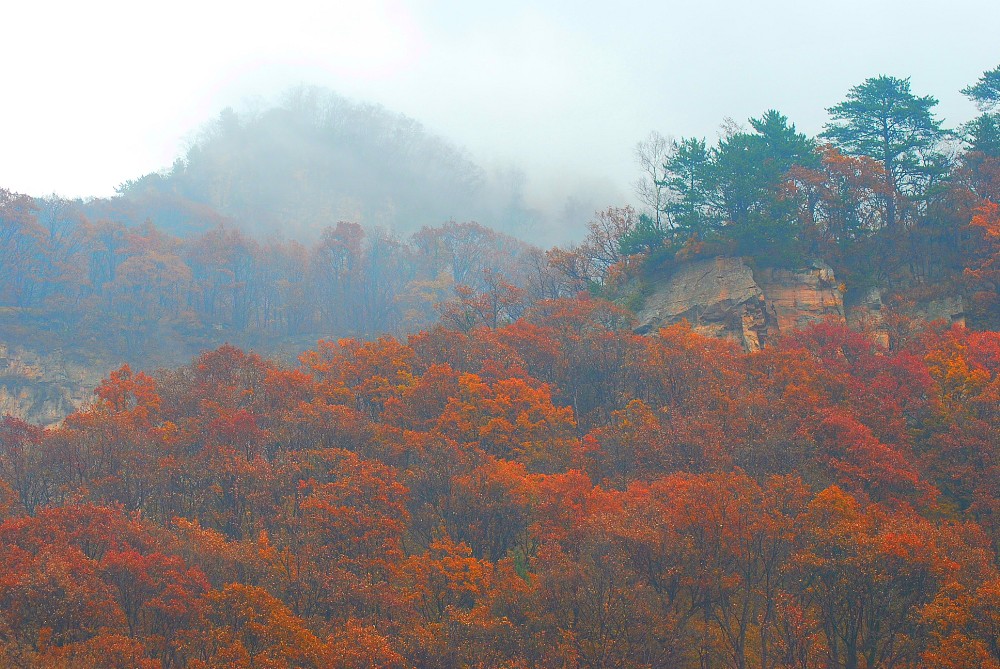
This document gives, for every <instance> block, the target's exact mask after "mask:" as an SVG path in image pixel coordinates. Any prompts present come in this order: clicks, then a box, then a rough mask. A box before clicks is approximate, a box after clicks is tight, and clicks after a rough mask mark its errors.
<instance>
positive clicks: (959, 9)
mask: <svg viewBox="0 0 1000 669" xmlns="http://www.w3.org/2000/svg"><path fill="white" fill-rule="evenodd" d="M3 21H4V30H3V37H2V39H0V59H2V60H0V62H3V63H4V74H3V90H4V95H3V104H0V146H2V157H0V187H5V188H9V189H11V190H15V191H19V192H25V193H29V194H32V195H42V194H47V193H52V192H56V193H58V194H60V195H64V196H70V197H78V196H90V195H99V196H103V195H110V194H111V193H112V192H113V189H114V187H115V186H116V185H117V184H119V183H121V182H122V181H125V180H126V179H130V178H134V177H137V176H140V175H142V174H144V173H147V172H151V171H155V170H159V169H162V168H164V167H167V166H169V165H170V164H171V163H172V162H173V160H174V158H175V157H177V156H178V155H180V154H181V153H182V152H183V150H184V147H185V145H186V142H187V141H188V140H189V139H190V138H191V137H192V132H193V131H194V130H195V129H196V128H198V127H199V126H200V125H202V124H203V123H204V122H205V121H206V120H208V119H209V118H211V117H213V116H215V115H216V114H217V113H218V112H219V110H221V109H222V108H224V107H226V106H229V105H232V106H236V107H238V108H239V107H246V105H247V101H248V100H252V99H255V98H257V99H263V100H266V99H269V98H274V97H275V96H276V95H277V94H278V93H279V92H280V91H282V90H284V89H286V88H289V87H291V86H297V85H300V84H315V85H320V86H325V87H329V88H331V89H333V90H335V91H337V92H339V93H341V94H343V95H346V96H349V97H351V98H354V99H358V100H367V101H373V102H377V103H381V104H383V105H385V106H386V107H387V108H389V109H391V110H393V111H398V112H401V113H404V114H406V115H408V116H411V117H413V118H416V119H417V120H419V121H421V122H423V123H424V124H425V125H426V126H427V127H428V128H429V129H430V130H431V131H432V132H435V133H437V134H440V135H442V136H444V137H447V138H449V139H451V140H453V141H455V142H457V143H459V144H461V145H464V146H465V147H467V148H468V149H469V150H470V151H471V152H472V154H473V157H474V158H475V159H476V160H477V161H478V162H480V163H481V164H483V165H484V166H486V167H490V166H491V165H493V164H509V163H516V164H518V165H520V166H521V167H522V168H523V169H524V170H525V172H526V173H527V176H528V180H529V195H530V197H531V198H532V199H533V201H534V202H535V203H538V205H539V206H542V205H541V204H540V203H542V202H544V201H550V202H559V201H565V199H566V198H567V197H573V196H574V193H585V194H587V195H588V196H592V195H594V194H595V193H597V194H601V197H606V198H607V199H608V202H607V203H606V204H608V205H611V204H620V203H624V202H625V201H626V200H628V199H629V198H631V186H630V184H631V182H633V181H634V180H635V178H636V177H637V174H636V170H635V166H634V159H633V155H632V151H633V147H634V145H635V143H636V142H637V141H639V140H640V139H642V138H643V137H645V136H646V135H647V134H648V132H649V131H650V130H653V129H657V130H659V131H661V132H663V133H664V134H672V135H676V136H682V135H698V136H707V137H708V138H709V139H710V140H712V141H714V139H715V137H716V132H717V129H718V127H719V124H720V122H721V121H722V119H723V118H724V117H727V116H730V117H733V118H735V119H737V120H740V121H742V120H745V119H746V118H747V117H748V116H755V115H759V114H760V113H762V112H763V111H765V110H766V109H768V108H771V107H774V108H776V109H778V110H779V111H781V112H783V113H784V114H786V115H787V116H789V118H790V119H791V120H792V121H793V122H794V123H796V124H797V125H798V127H799V129H800V130H803V131H805V132H807V133H810V134H813V133H816V132H818V131H819V130H820V129H821V128H822V125H823V123H824V122H825V121H826V113H825V111H824V109H825V108H826V107H829V106H831V105H833V104H835V103H837V102H839V101H840V100H841V99H842V98H843V96H844V94H845V93H846V92H847V90H848V89H849V88H850V87H851V86H853V85H855V84H857V83H860V82H861V81H862V80H863V79H865V78H866V77H869V76H874V75H878V74H891V75H894V76H901V77H905V76H911V77H912V86H913V90H914V92H915V93H916V94H918V95H926V94H933V95H935V96H936V97H938V98H939V99H940V100H941V104H940V106H939V107H938V112H939V116H941V117H943V118H944V119H945V123H946V125H947V126H950V127H953V126H955V125H957V124H958V123H961V122H964V121H967V120H968V119H970V118H971V117H972V116H973V115H974V114H975V109H974V108H973V107H972V105H971V104H970V103H968V102H967V101H966V100H965V98H964V97H962V96H961V95H960V94H959V93H958V90H959V89H960V88H962V87H964V86H967V85H969V84H971V83H973V82H974V81H975V80H976V79H977V78H978V77H979V76H980V75H981V74H982V72H983V71H984V70H987V69H991V68H993V67H995V66H997V65H998V64H1000V41H998V26H1000V3H998V2H997V1H996V0H953V1H952V2H948V3H945V2H943V1H940V2H927V1H926V0H908V1H902V0H899V1H896V0H894V1H891V2H880V1H879V0H864V1H857V0H846V1H845V0H838V1H827V2H822V3H819V2H808V0H796V1H794V2H793V1H790V0H787V1H779V0H765V1H760V0H758V1H747V0H715V1H713V0H702V1H700V2H696V1H693V0H685V1H684V2H679V1H665V2H629V1H628V0H619V2H616V3H614V5H613V8H612V4H611V3H596V2H595V3H586V2H579V1H575V2H544V1H536V2H521V1H520V0H504V1H503V2H495V3H482V2H468V1H467V2H434V1H432V0H366V1H363V2H362V1H359V0H356V1H354V2H341V1H339V0H326V1H323V2H318V1H303V0H283V1H282V2H275V1H274V0H272V1H271V2H257V1H254V0H243V1H241V2H228V1H227V2H214V1H211V0H175V1H173V2H169V3H139V2H135V1H134V0H128V1H124V0H91V1H90V2H85V3H84V2H76V1H73V2H68V1H67V2H52V1H48V0H32V1H31V2H27V1H21V2H12V3H9V4H8V6H6V7H5V9H4V19H3Z"/></svg>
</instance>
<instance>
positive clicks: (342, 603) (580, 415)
mask: <svg viewBox="0 0 1000 669" xmlns="http://www.w3.org/2000/svg"><path fill="white" fill-rule="evenodd" d="M965 92H966V93H967V94H968V95H969V96H970V98H971V99H972V101H973V102H975V103H976V104H977V105H978V106H979V108H980V109H981V112H982V113H981V115H980V116H979V117H978V118H977V119H976V120H974V121H973V122H971V123H970V124H968V125H967V126H965V127H963V128H957V129H952V130H946V129H944V128H942V126H941V123H940V122H939V121H938V120H937V119H936V117H935V116H934V112H933V109H934V106H935V103H936V101H935V100H934V99H933V98H931V97H929V96H925V97H921V96H918V95H915V94H914V93H912V92H911V90H910V82H909V80H906V79H897V78H893V77H886V76H881V77H875V78H872V79H869V80H866V81H865V82H863V83H861V84H859V85H858V86H856V87H855V88H853V89H852V90H851V91H849V92H848V94H847V97H846V99H845V101H844V102H842V103H840V104H837V105H835V106H833V107H831V108H830V110H829V111H830V119H831V120H830V123H829V124H828V126H827V128H826V130H825V131H824V132H823V134H822V135H821V136H819V137H817V138H810V137H807V136H806V135H804V134H802V133H800V132H798V131H797V130H796V128H795V126H794V125H793V124H792V123H790V122H789V120H788V119H787V118H785V117H784V116H783V115H781V114H780V113H778V112H777V111H768V112H766V113H764V114H763V115H762V116H760V117H759V118H754V119H750V120H749V122H748V125H747V127H745V128H744V127H741V126H737V125H735V124H729V125H727V127H726V129H725V130H724V132H723V133H722V136H721V137H720V139H719V140H718V142H717V143H715V144H714V145H710V144H709V143H708V142H707V141H706V140H702V139H697V138H682V139H679V140H667V139H664V138H662V137H660V136H659V135H656V134H654V135H651V136H650V138H649V139H648V140H647V141H645V142H643V143H642V144H640V145H639V147H638V150H637V156H638V158H639V161H640V164H641V166H642V167H643V169H644V170H645V172H646V177H645V178H644V180H643V181H642V182H640V184H639V195H640V197H641V200H642V204H641V206H640V207H638V208H634V207H631V206H621V207H610V208H607V209H605V210H602V211H599V212H597V213H596V214H595V215H594V217H593V218H592V220H591V221H590V223H589V224H588V225H587V226H586V227H585V228H584V226H581V235H580V237H581V241H579V242H578V243H576V244H572V245H567V246H564V247H555V248H551V249H549V250H547V251H543V250H542V249H540V248H538V247H537V246H534V245H532V244H531V243H530V240H529V241H522V240H520V239H518V238H517V237H515V236H511V235H508V234H506V233H503V232H498V231H496V230H494V229H491V228H489V227H486V226H484V225H481V224H479V223H472V222H455V221H450V222H441V223H435V224H430V225H424V226H422V227H416V229H410V228H407V227H406V226H397V227H395V228H390V227H378V226H371V225H360V224H358V223H356V222H345V221H339V222H338V221H336V220H329V219H328V218H327V215H328V214H329V212H326V213H324V212H323V211H321V210H320V209H309V208H308V207H306V208H304V209H301V210H297V212H298V213H296V214H295V216H296V218H295V219H294V220H295V222H296V224H298V223H302V222H304V221H307V220H308V221H313V222H315V221H319V222H321V223H323V225H324V227H322V229H320V230H318V231H317V232H315V234H314V235H313V236H312V238H302V239H294V238H293V239H288V238H278V237H273V236H272V237H268V236H266V235H262V234H260V232H259V228H258V227H256V226H257V225H258V223H259V222H260V221H264V220H274V219H272V218H270V217H280V216H283V215H285V213H287V211H286V210H283V209H267V210H261V211H258V212H256V213H254V214H253V217H254V219H253V221H250V222H249V223H246V222H245V221H243V220H242V219H241V216H242V215H243V214H242V213H241V210H240V209H239V207H249V209H248V210H247V211H250V210H252V209H253V208H254V207H257V206H261V207H263V206H264V204H263V200H261V201H256V200H252V197H255V196H254V190H253V188H252V187H249V189H248V186H247V183H246V182H242V181H239V179H244V178H248V177H245V176H240V177H239V179H237V180H236V181H232V182H228V183H229V186H227V187H226V188H227V189H223V190H221V191H220V190H218V188H219V186H218V183H216V182H214V181H212V179H214V178H215V176H219V175H229V176H230V177H233V178H234V179H236V175H249V174H252V173H253V170H254V165H255V164H257V163H255V161H254V159H251V158H250V157H247V158H246V163H245V164H239V165H236V164H227V166H226V167H225V169H221V168H218V164H219V161H220V160H221V158H220V157H221V156H237V155H240V154H239V151H237V150H235V149H234V147H241V146H244V145H243V144H241V143H240V141H239V138H240V137H243V136H244V135H243V134H242V130H241V128H243V127H244V126H243V125H241V124H237V125H236V126H234V128H235V129H232V131H231V132H230V133H229V134H227V135H226V137H228V138H229V139H228V140H227V141H232V142H235V144H226V143H222V144H219V143H218V142H219V141H221V140H220V139H219V137H221V135H210V137H209V139H210V140H211V141H210V142H209V143H208V144H206V145H205V146H206V147H208V146H211V147H213V148H212V149H211V151H207V152H206V153H204V154H198V153H197V152H196V153H194V154H189V155H188V156H187V157H186V158H185V159H184V160H183V161H181V162H179V163H178V164H177V165H175V167H174V168H172V169H171V170H170V172H169V173H164V174H161V175H153V176H149V177H143V178H142V179H139V180H137V181H136V182H134V183H131V184H128V185H126V187H125V188H124V189H123V192H122V194H121V195H120V196H119V197H117V198H113V199H111V200H94V201H89V202H73V201H66V200H61V199H59V198H33V197H28V196H24V195H18V194H15V193H11V192H8V191H0V222H2V227H0V319H2V320H0V324H2V325H0V347H2V350H0V363H3V364H5V365H6V367H2V366H0V391H2V392H0V401H3V402H5V404H4V405H3V406H14V407H17V406H20V405H18V404H17V402H18V401H20V400H19V398H23V397H26V396H27V395H23V394H24V393H29V394H30V392H31V386H32V384H33V383H34V384H36V385H37V384H39V383H42V382H43V381H44V382H46V383H49V382H51V383H52V384H54V385H58V383H59V382H66V381H68V380H69V379H68V377H69V376H72V375H73V374H76V372H75V371H74V372H72V374H70V373H69V372H67V371H66V370H63V371H61V372H60V373H61V374H62V375H63V377H64V378H62V379H60V378H58V377H59V374H55V375H54V377H53V376H52V375H51V374H49V375H48V376H47V373H48V372H47V370H46V369H45V367H46V365H47V364H49V363H50V362H53V361H56V359H57V358H60V359H68V358H70V357H73V358H74V365H77V366H78V367H79V368H80V369H93V368H99V367H100V366H102V365H103V366H106V367H107V369H114V370H115V371H113V372H112V373H110V374H106V375H105V374H103V373H102V374H101V375H102V376H106V378H104V380H103V381H101V382H99V383H95V384H91V385H96V391H95V394H94V396H93V398H92V400H91V401H82V399H83V398H78V399H81V404H82V407H81V408H79V409H78V410H75V411H73V412H72V413H71V414H70V415H69V416H68V417H66V418H65V419H64V420H62V421H61V422H59V423H58V424H57V425H53V426H51V427H48V428H46V427H42V426H41V425H38V424H33V423H32V422H30V421H25V420H23V419H22V418H19V417H14V416H6V417H3V418H2V419H0V667H19V668H21V667H23V668H33V669H34V668H38V669H42V668H46V669H48V668H52V669H55V668H60V669H63V668H66V669H68V668H76V667H79V668H81V669H82V668H83V667H88V668H89V667H99V668H107V669H126V668H127V669H133V668H134V667H143V668H145V669H157V668H159V669H167V668H171V669H172V668H180V667H189V668H191V669H196V668H203V669H207V668H209V667H213V668H220V669H221V668H222V667H244V668H247V669H251V668H257V667H273V668H280V667H289V668H290V667H315V668H316V669H319V668H321V667H345V668H351V669H354V668H357V669H361V668H362V667H383V668H396V667H399V668H403V667H420V668H428V669H430V668H442V669H445V668H447V669H459V668H462V667H479V668H482V669H485V668H487V667H495V668H498V669H499V668H506V669H520V668H527V667H552V668H553V669H555V668H560V669H566V668H572V669H583V668H586V667H590V668H597V667H600V668H605V667H607V668H612V667H615V668H628V669H641V668H652V667H664V668H666V667H698V668H704V667H732V668H734V669H747V668H758V669H779V668H780V669H791V668H798V669H812V668H815V669H820V668H830V667H839V668H843V669H862V668H864V669H875V668H876V667H878V668H881V667H885V668H889V667H895V668H913V669H916V668H917V667H955V668H956V669H957V668H960V667H961V668H964V667H981V668H992V669H1000V561H998V555H1000V554H998V550H1000V516H998V510H1000V469H998V467H1000V332H998V331H997V330H998V328H1000V297H998V285H1000V205H998V202H1000V67H998V68H997V69H994V70H991V71H989V72H986V73H985V74H984V75H983V77H982V78H981V79H980V80H979V81H978V82H976V83H975V84H973V85H972V86H970V87H969V88H968V89H966V91H965ZM351 108H352V109H355V108H353V107H351ZM369 111H370V110H369ZM278 116H280V114H278ZM275 118H276V116H275V115H269V114H264V115H262V116H260V117H257V120H254V121H253V122H252V123H264V122H266V121H267V119H272V120H273V119H275ZM386 118H388V117H386ZM327 120H328V119H327ZM396 120H398V119H396ZM387 122H388V121H387ZM394 122H395V121H394ZM241 123H242V122H241ZM325 123H326V121H324V122H323V123H320V124H318V125H315V126H310V127H311V128H312V130H310V131H309V132H313V131H314V130H315V129H316V128H320V127H326V126H325V125H324V124H325ZM279 125H280V124H279ZM386 127H394V126H393V125H392V123H389V125H388V126H386ZM307 134H308V133H307ZM275 141H277V140H275ZM359 141H361V140H359ZM364 141H369V140H368V139H365V140H364ZM431 144H432V145H435V146H436V144H434V143H433V142H432V143H431ZM240 150H242V149H240ZM348 153H349V152H348ZM209 155H210V156H214V157H213V158H212V159H211V160H209V159H208V158H205V156H209ZM243 155H244V156H250V155H251V154H250V153H247V154H243ZM268 155H270V154H268ZM310 155H313V156H314V157H315V155H316V154H310ZM344 155H346V154H344ZM449 155H451V154H449ZM199 161H200V162H199ZM223 162H224V161H223ZM309 164H311V163H307V164H306V167H308V165H309ZM213 165H215V167H213ZM270 167H271V168H273V169H275V170H278V171H279V172H280V171H281V169H283V168H282V166H281V165H275V164H272V165H271V166H270ZM292 167H293V169H292V173H295V169H297V168H295V166H292ZM217 168H218V169H217ZM303 169H305V168H303ZM307 171H308V170H307ZM268 174H269V176H268V177H267V178H268V179H271V180H273V181H274V182H275V184H278V183H281V175H280V174H278V173H268ZM213 175H214V176H213ZM303 178H305V177H303ZM210 184H215V185H210ZM348 186H349V184H348ZM348 186H345V188H347V187H348ZM199 188H201V189H202V190H201V191H199V190H198V189H199ZM312 188H313V186H312V185H310V186H309V189H312ZM348 190H349V188H348ZM222 192H224V193H227V195H226V196H225V197H226V198H229V199H227V200H226V202H223V201H222V200H220V199H219V198H220V197H222V196H220V195H219V193H222ZM309 192H310V193H312V195H310V196H309V197H308V198H304V199H303V201H302V202H301V203H299V204H302V205H303V206H304V207H305V203H306V202H307V201H312V200H311V198H312V197H313V196H316V197H325V195H323V196H321V195H320V194H321V193H322V192H323V191H322V189H318V190H315V191H314V190H309ZM199 193H200V194H199ZM425 194H426V193H425ZM283 197H284V195H283ZM248 198H250V199H248ZM269 201H270V200H269ZM287 201H289V202H294V201H295V200H294V197H292V198H291V199H289V200H287ZM227 203H228V204H227ZM226 207H233V208H229V209H227V208H226ZM307 210H308V211H307ZM283 212H284V213H283ZM303 212H306V213H303ZM312 216H315V218H310V217H312ZM145 218H149V219H150V220H144V219H145ZM255 230H256V232H255ZM692 268H695V270H696V271H694V273H693V274H694V276H695V280H694V281H693V283H694V284H698V285H700V286H702V288H703V290H702V291H701V292H697V291H693V290H692V291H689V292H688V293H687V294H686V295H684V296H681V297H682V298H683V299H676V300H675V302H683V303H684V304H685V305H686V306H685V309H686V310H679V308H675V309H674V310H673V311H670V310H669V309H666V308H664V307H662V304H663V303H664V302H665V301H666V300H667V298H666V297H664V294H663V293H664V290H665V289H664V286H667V287H668V288H670V290H674V289H675V288H676V286H678V285H680V286H684V285H688V284H686V283H685V281H686V279H685V277H687V276H689V275H691V274H692ZM723 268H729V269H725V270H723ZM726 272H729V273H730V274H731V275H732V276H735V277H736V278H737V279H739V280H741V281H744V284H743V287H744V288H745V289H746V291H747V295H748V296H749V297H746V298H745V299H744V298H740V299H739V300H737V299H735V297H734V295H733V294H732V291H731V290H730V283H727V282H726V280H724V279H725V278H726V277H725V276H723V275H724V274H725V273H726ZM803 276H807V277H813V278H815V280H816V282H817V283H816V291H815V292H816V294H817V295H819V296H820V297H819V298H818V299H820V300H821V301H822V300H826V302H824V304H823V309H820V310H816V311H808V310H807V309H806V307H805V306H804V305H803V304H801V303H799V302H797V301H796V300H797V299H798V297H799V296H801V295H802V294H803V293H802V291H801V290H800V291H799V292H795V291H796V290H798V289H795V290H792V291H791V293H790V294H791V295H792V297H791V298H789V299H788V300H785V301H784V302H781V303H780V304H777V305H775V304H774V302H773V301H772V300H773V296H774V293H773V292H769V291H771V288H768V286H774V285H778V284H780V283H781V282H782V281H784V282H785V283H786V284H787V282H788V281H792V280H795V279H794V277H803ZM789 277H792V279H790V278H789ZM810 280H812V279H810ZM713 281H714V282H716V283H718V288H717V289H714V288H713V290H715V293H716V297H715V298H713V299H716V302H715V303H713V305H712V308H713V309H717V310H721V312H724V316H725V318H726V319H729V320H727V321H726V322H736V323H737V324H738V327H742V328H743V329H744V331H745V332H752V333H753V334H754V336H755V337H756V336H757V334H760V333H761V332H765V330H761V329H760V328H759V327H758V325H760V326H761V327H764V326H766V328H765V329H766V333H765V334H766V337H765V336H763V335H762V336H761V337H759V338H757V339H754V341H756V342H757V343H758V344H760V346H750V345H749V340H748V339H746V338H744V339H740V338H739V337H734V336H731V335H732V333H731V332H729V331H726V330H724V329H714V330H713V329H712V328H710V327H706V326H705V323H704V322H703V321H702V319H703V318H704V317H705V314H706V310H707V308H708V305H707V303H706V302H705V301H704V299H705V297H704V296H705V295H707V294H708V293H710V292H711V291H709V290H707V289H704V286H706V285H712V286H714V285H716V284H714V283H713ZM782 285H784V284H782ZM755 287H756V288H755ZM761 287H764V288H765V289H764V290H761ZM793 288H794V286H793ZM754 290H758V292H760V294H759V295H758V293H756V292H754ZM668 292H669V291H668ZM873 295H875V296H876V297H877V298H878V309H877V310H875V309H874V308H873V307H872V304H873V302H872V299H873V298H872V296H873ZM668 297H669V299H670V300H674V299H675V297H676V296H672V297H671V296H668ZM944 298H947V299H948V300H950V302H949V303H954V304H961V305H962V306H961V309H962V312H961V316H962V318H961V319H957V320H959V322H955V323H949V322H942V321H935V320H933V314H932V313H931V312H929V311H928V310H926V309H923V310H922V308H918V305H926V304H927V303H929V302H932V301H934V300H935V299H944ZM685 300H686V301H685ZM699 300H702V301H701V302H699ZM741 300H742V301H741ZM748 300H749V301H748ZM768 301H772V302H771V304H768V303H767V302H768ZM751 302H753V303H754V304H756V303H757V302H759V303H760V304H759V305H758V306H759V307H760V309H761V315H760V318H762V319H763V320H764V321H765V322H764V323H763V324H762V325H761V324H754V322H753V321H754V318H756V317H757V315H756V312H753V313H752V312H751V310H750V309H749V307H748V306H747V305H748V304H750V303H751ZM671 304H672V305H673V306H676V305H675V304H674V303H671ZM657 305H660V306H657ZM673 306H672V307H671V308H673ZM650 309H660V312H658V315H656V316H655V317H654V318H651V319H646V320H644V321H642V322H640V319H639V318H637V316H636V314H637V313H640V314H647V313H648V312H649V310H650ZM838 309H839V311H838ZM851 309H853V310H854V311H853V312H851V313H861V314H863V315H864V314H867V316H866V317H855V318H853V319H852V318H850V314H849V313H848V311H850V310H851ZM796 310H798V311H797V312H796ZM796 313H798V316H799V317H795V315H796ZM789 314H791V315H789ZM769 319H770V320H769ZM953 320H956V319H953ZM848 323H850V325H851V326H850V327H849V326H848ZM755 328H756V329H755ZM640 332H642V334H640ZM704 332H712V333H714V334H717V335H720V336H715V337H709V336H705V335H704V334H703V333H704ZM317 340H319V341H318V343H317ZM248 349H253V350H254V351H255V352H251V351H249V350H248ZM30 355H34V356H35V357H34V358H32V357H30ZM123 362H124V363H128V364H122V363H123ZM88 365H89V367H88ZM67 369H68V368H67ZM73 369H74V370H75V369H77V367H74V368H73ZM50 377H52V378H50ZM83 377H85V374H84V375H83ZM88 387H89V386H88ZM53 392H55V391H53ZM19 393H21V394H19ZM68 404H69V403H67V402H63V403H62V404H59V403H58V402H55V400H53V401H52V402H51V405H52V406H55V407H57V408H58V407H62V408H64V409H65V412H64V413H69V412H70V411H72V409H73V408H72V407H70V406H69V405H68ZM58 410H62V409H58ZM57 418H61V416H58V417H57ZM45 422H46V423H48V422H52V421H49V420H46V421H45Z"/></svg>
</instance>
